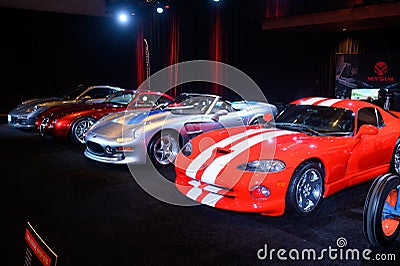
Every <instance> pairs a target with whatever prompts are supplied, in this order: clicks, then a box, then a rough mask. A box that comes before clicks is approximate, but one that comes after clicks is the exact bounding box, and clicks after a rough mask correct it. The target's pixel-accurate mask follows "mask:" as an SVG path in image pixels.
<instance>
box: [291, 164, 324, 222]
mask: <svg viewBox="0 0 400 266" xmlns="http://www.w3.org/2000/svg"><path fill="white" fill-rule="evenodd" d="M323 195H324V171H323V170H322V169H321V166H320V164H319V163H317V162H313V161H310V162H305V163H302V164H301V165H300V166H299V167H297V169H296V170H295V171H294V173H293V176H292V179H291V180H290V183H289V187H288V190H287V192H286V213H287V214H295V215H300V216H310V215H312V214H314V213H315V212H316V210H317V209H318V207H319V206H320V205H321V202H322V198H323Z"/></svg>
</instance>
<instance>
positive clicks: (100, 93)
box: [83, 88, 112, 99]
mask: <svg viewBox="0 0 400 266" xmlns="http://www.w3.org/2000/svg"><path fill="white" fill-rule="evenodd" d="M111 93H112V91H111V90H110V89H108V88H94V89H92V90H90V91H88V92H87V93H85V95H83V96H90V98H92V99H97V98H106V97H107V96H108V95H110V94H111Z"/></svg>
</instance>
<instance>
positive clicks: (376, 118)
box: [357, 107, 384, 132]
mask: <svg viewBox="0 0 400 266" xmlns="http://www.w3.org/2000/svg"><path fill="white" fill-rule="evenodd" d="M367 124H368V125H373V126H376V127H378V128H379V127H382V126H383V125H384V121H383V118H382V115H381V113H380V112H379V110H378V109H376V108H372V107H367V108H362V109H360V110H359V111H358V116H357V132H358V130H359V129H360V127H361V126H362V125H367Z"/></svg>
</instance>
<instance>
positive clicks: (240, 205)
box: [175, 168, 287, 216]
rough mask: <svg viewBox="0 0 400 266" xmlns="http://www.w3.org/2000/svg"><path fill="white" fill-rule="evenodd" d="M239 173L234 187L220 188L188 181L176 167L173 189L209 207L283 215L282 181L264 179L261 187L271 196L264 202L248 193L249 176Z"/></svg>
mask: <svg viewBox="0 0 400 266" xmlns="http://www.w3.org/2000/svg"><path fill="white" fill-rule="evenodd" d="M240 174H242V175H243V176H242V177H241V179H240V181H239V182H238V183H237V184H236V185H235V186H234V187H232V188H224V187H222V186H218V185H215V184H207V183H204V182H202V181H200V180H195V179H192V178H191V177H188V176H187V175H186V174H185V171H184V170H182V169H179V168H176V179H175V186H176V187H177V189H178V190H179V191H180V192H181V193H182V194H184V195H186V196H187V197H188V198H191V199H193V200H195V201H197V202H200V203H202V204H205V205H208V206H211V207H215V208H219V209H225V210H231V211H238V212H252V213H260V214H262V215H268V216H279V215H283V214H284V211H285V195H286V190H287V184H286V182H279V181H277V179H276V178H274V177H272V178H270V176H268V177H267V178H266V180H264V181H263V182H262V185H263V186H265V187H268V188H269V189H270V192H271V195H270V196H269V197H268V198H266V199H256V198H254V197H253V196H252V195H251V193H250V191H249V180H251V178H252V177H251V175H252V174H247V173H245V174H243V172H241V173H240ZM278 179H280V178H279V177H278Z"/></svg>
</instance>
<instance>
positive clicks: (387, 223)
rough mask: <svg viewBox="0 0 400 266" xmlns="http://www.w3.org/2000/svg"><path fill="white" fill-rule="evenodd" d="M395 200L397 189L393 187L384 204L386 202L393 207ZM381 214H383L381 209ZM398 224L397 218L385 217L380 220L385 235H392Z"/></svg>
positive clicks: (396, 198)
mask: <svg viewBox="0 0 400 266" xmlns="http://www.w3.org/2000/svg"><path fill="white" fill-rule="evenodd" d="M397 200H398V191H397V189H393V190H392V191H390V192H389V194H388V196H387V198H386V200H385V204H386V203H387V204H389V205H390V206H392V207H395V206H396V203H397ZM382 216H383V210H382ZM398 226H399V220H398V219H393V218H386V219H384V220H382V231H383V234H384V235H385V236H387V237H390V236H391V235H393V234H394V233H395V232H396V230H397V227H398Z"/></svg>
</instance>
